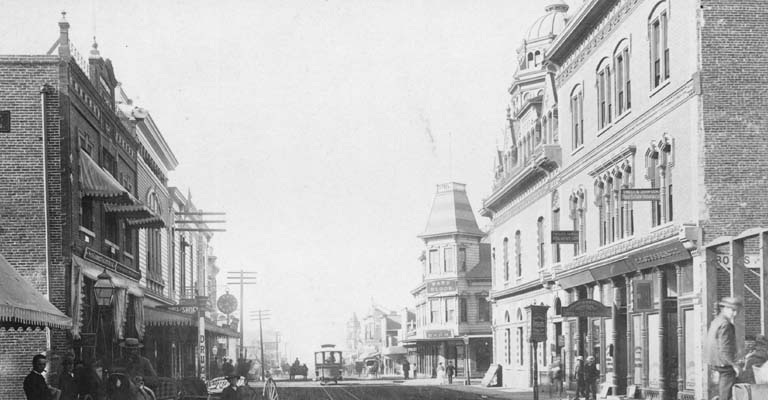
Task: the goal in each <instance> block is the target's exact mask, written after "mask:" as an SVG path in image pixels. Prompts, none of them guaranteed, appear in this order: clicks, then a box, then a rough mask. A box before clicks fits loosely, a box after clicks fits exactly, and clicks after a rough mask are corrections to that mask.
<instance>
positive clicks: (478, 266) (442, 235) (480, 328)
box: [404, 182, 492, 377]
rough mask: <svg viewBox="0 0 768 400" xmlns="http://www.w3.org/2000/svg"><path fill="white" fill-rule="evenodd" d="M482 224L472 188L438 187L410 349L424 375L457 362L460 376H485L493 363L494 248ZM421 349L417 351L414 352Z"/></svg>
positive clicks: (416, 292)
mask: <svg viewBox="0 0 768 400" xmlns="http://www.w3.org/2000/svg"><path fill="white" fill-rule="evenodd" d="M484 235H485V234H484V233H483V232H482V231H481V230H480V228H479V227H478V226H477V221H476V220H475V215H474V213H473V211H472V208H471V206H470V204H469V198H468V197H467V192H466V186H465V185H464V184H461V183H455V182H451V183H445V184H440V185H437V191H436V193H435V197H434V200H433V203H432V209H431V210H430V213H429V218H428V220H427V226H426V229H425V230H424V232H423V233H421V234H420V235H419V238H421V239H422V240H423V241H424V246H425V252H424V255H423V256H422V257H421V263H422V265H421V267H422V279H421V282H419V284H418V285H417V286H416V288H414V289H413V290H412V291H411V294H413V296H414V298H415V300H416V307H415V310H416V323H415V326H412V327H409V328H410V329H409V331H408V333H407V339H406V340H405V342H404V345H405V346H406V347H408V348H410V349H411V351H412V352H415V354H416V360H411V362H412V363H413V364H414V367H415V368H416V371H417V373H418V374H421V376H425V375H424V374H426V376H434V372H435V368H437V366H438V363H443V366H446V365H448V362H449V361H450V362H453V365H454V366H456V369H457V376H458V377H465V376H466V374H467V365H469V375H470V376H473V377H476V376H482V375H483V374H484V373H485V371H486V370H487V369H488V367H489V365H490V363H491V349H492V337H491V318H490V305H489V303H488V301H487V297H488V292H489V290H490V284H491V270H490V258H491V254H490V246H489V245H488V244H486V243H481V239H482V238H483V236H484ZM414 350H415V351H414Z"/></svg>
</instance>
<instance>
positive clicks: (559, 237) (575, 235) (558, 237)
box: [551, 231, 579, 244]
mask: <svg viewBox="0 0 768 400" xmlns="http://www.w3.org/2000/svg"><path fill="white" fill-rule="evenodd" d="M551 239H552V244H558V243H565V244H567V243H579V231H552V238H551Z"/></svg>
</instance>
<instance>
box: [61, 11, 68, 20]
mask: <svg viewBox="0 0 768 400" xmlns="http://www.w3.org/2000/svg"><path fill="white" fill-rule="evenodd" d="M61 20H62V21H66V20H67V12H66V11H62V12H61Z"/></svg>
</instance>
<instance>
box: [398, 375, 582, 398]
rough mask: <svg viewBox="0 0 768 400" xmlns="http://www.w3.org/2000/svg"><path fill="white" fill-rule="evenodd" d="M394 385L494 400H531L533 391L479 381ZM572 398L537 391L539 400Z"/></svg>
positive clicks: (413, 381) (416, 381) (417, 381)
mask: <svg viewBox="0 0 768 400" xmlns="http://www.w3.org/2000/svg"><path fill="white" fill-rule="evenodd" d="M395 383H399V384H402V385H408V386H411V385H413V386H440V388H441V389H447V390H453V391H456V392H462V393H472V394H475V395H478V396H481V397H484V396H488V397H489V398H496V399H513V400H533V389H531V388H506V387H484V386H480V379H472V380H470V383H471V385H469V386H467V385H465V384H464V381H463V380H462V379H458V380H454V381H453V384H439V383H438V382H437V379H434V378H432V379H429V378H424V379H422V378H418V379H408V380H407V381H404V380H402V379H401V380H397V381H395ZM570 398H573V393H568V392H567V391H565V392H563V395H562V397H560V398H558V397H557V395H553V396H552V397H550V396H549V390H548V388H547V387H542V388H540V389H539V400H550V399H555V400H559V399H570Z"/></svg>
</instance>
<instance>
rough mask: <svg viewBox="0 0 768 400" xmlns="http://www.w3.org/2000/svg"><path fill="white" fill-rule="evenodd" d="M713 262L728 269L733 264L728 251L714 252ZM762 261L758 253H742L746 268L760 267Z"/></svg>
mask: <svg viewBox="0 0 768 400" xmlns="http://www.w3.org/2000/svg"><path fill="white" fill-rule="evenodd" d="M715 262H717V264H718V265H720V266H721V267H723V268H725V269H728V270H730V269H731V266H732V265H733V257H731V254H730V253H723V254H716V255H715ZM762 263H763V259H762V257H760V254H759V253H755V254H745V255H744V267H746V268H760V265H761V264H762Z"/></svg>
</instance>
